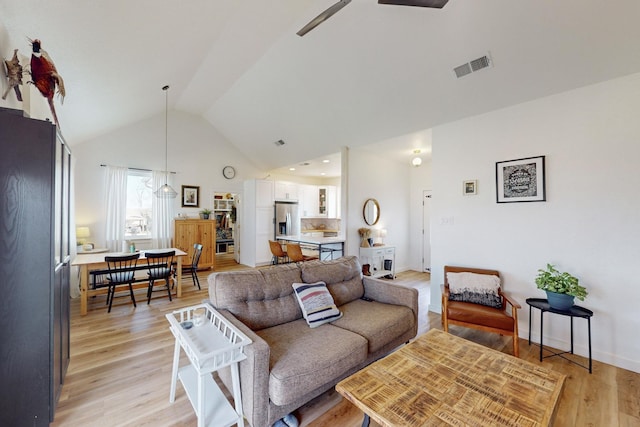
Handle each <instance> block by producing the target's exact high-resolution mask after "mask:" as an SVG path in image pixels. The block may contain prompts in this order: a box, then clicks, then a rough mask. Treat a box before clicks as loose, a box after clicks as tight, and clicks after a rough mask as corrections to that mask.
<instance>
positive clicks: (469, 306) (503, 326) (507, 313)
mask: <svg viewBox="0 0 640 427" xmlns="http://www.w3.org/2000/svg"><path fill="white" fill-rule="evenodd" d="M463 272H466V273H476V274H489V275H494V276H498V277H500V273H499V272H498V271H496V270H483V269H478V268H468V267H452V266H445V267H444V285H443V289H442V327H443V329H444V331H445V332H448V331H449V325H458V326H464V327H466V328H473V329H478V330H481V331H485V332H493V333H496V334H500V335H510V336H511V337H512V339H513V355H514V356H516V357H519V355H520V350H519V346H518V309H519V308H521V306H520V304H518V303H517V302H516V301H515V300H514V299H513V298H512V297H510V296H509V295H508V294H506V293H505V292H503V291H502V288H500V290H499V291H498V293H499V295H500V297H501V298H502V308H493V307H489V306H486V305H482V304H476V303H471V302H462V301H450V300H449V298H450V295H451V294H450V290H449V280H448V277H447V273H463ZM509 307H510V309H509Z"/></svg>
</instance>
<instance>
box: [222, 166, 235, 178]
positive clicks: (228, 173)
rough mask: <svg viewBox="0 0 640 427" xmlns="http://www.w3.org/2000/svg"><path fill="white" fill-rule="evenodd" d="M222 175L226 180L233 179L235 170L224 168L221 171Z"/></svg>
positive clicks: (229, 167) (230, 167)
mask: <svg viewBox="0 0 640 427" xmlns="http://www.w3.org/2000/svg"><path fill="white" fill-rule="evenodd" d="M222 175H223V176H224V177H225V178H227V179H233V178H234V177H235V176H236V170H235V169H234V168H233V166H225V167H224V168H223V169H222Z"/></svg>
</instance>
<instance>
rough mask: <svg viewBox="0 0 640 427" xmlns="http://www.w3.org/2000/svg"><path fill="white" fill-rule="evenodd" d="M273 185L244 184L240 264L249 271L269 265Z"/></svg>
mask: <svg viewBox="0 0 640 427" xmlns="http://www.w3.org/2000/svg"><path fill="white" fill-rule="evenodd" d="M273 191H274V186H273V181H264V180H248V181H245V182H244V200H243V202H242V204H241V206H240V207H239V208H240V209H241V211H242V221H241V223H240V224H241V227H242V231H241V232H240V263H241V264H245V265H248V266H251V267H256V266H259V265H267V264H269V263H270V262H271V250H270V249H269V240H270V239H273V214H274V211H273Z"/></svg>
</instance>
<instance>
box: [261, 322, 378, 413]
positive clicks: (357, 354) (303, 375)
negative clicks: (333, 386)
mask: <svg viewBox="0 0 640 427" xmlns="http://www.w3.org/2000/svg"><path fill="white" fill-rule="evenodd" d="M257 334H258V335H259V336H260V337H261V338H262V339H264V340H265V341H266V342H267V344H269V347H270V349H271V354H270V360H269V365H270V374H269V398H270V399H271V401H272V402H273V403H275V404H276V405H287V404H289V403H291V402H294V401H295V400H296V399H298V398H299V397H300V396H302V395H305V394H306V393H309V392H310V391H313V390H314V389H316V388H317V387H318V384H323V383H329V382H331V381H334V380H335V378H337V377H339V376H340V375H341V374H342V373H344V372H348V371H350V370H351V369H353V368H355V367H356V366H358V365H360V364H361V363H363V362H364V361H365V360H366V359H367V340H366V339H364V338H363V337H361V336H359V335H357V334H355V333H353V332H349V331H347V330H344V329H342V328H338V327H335V326H332V325H330V324H324V325H321V326H318V327H317V328H313V329H310V328H309V326H308V325H307V323H306V321H305V320H304V319H299V320H296V321H293V322H289V323H284V324H281V325H278V326H274V327H271V328H267V329H262V330H260V331H257Z"/></svg>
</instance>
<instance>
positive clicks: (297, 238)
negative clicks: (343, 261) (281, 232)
mask: <svg viewBox="0 0 640 427" xmlns="http://www.w3.org/2000/svg"><path fill="white" fill-rule="evenodd" d="M276 239H277V240H280V241H282V242H284V243H286V242H293V243H299V244H300V245H306V246H315V247H317V251H318V256H319V258H320V259H333V258H335V257H341V256H343V255H344V241H345V238H344V236H334V237H315V236H303V235H289V236H277V237H276Z"/></svg>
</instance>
